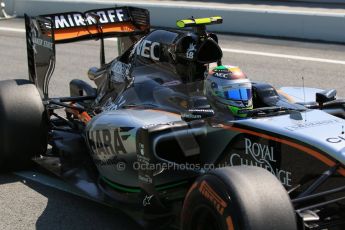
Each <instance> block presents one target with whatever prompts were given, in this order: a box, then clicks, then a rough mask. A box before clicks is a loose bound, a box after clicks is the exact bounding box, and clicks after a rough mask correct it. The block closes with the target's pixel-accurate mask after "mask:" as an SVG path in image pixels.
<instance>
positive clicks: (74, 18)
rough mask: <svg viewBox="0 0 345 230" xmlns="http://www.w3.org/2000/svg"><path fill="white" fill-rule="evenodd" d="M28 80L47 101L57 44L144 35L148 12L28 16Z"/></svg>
mask: <svg viewBox="0 0 345 230" xmlns="http://www.w3.org/2000/svg"><path fill="white" fill-rule="evenodd" d="M25 28H26V42H27V54H28V66H29V78H30V80H31V81H32V82H34V83H35V84H36V86H37V88H38V90H39V92H40V93H41V96H42V97H44V98H47V97H48V85H49V80H50V78H51V76H52V74H53V72H54V67H55V44H59V43H68V42H76V41H82V40H90V39H100V40H101V62H103V60H102V57H104V43H103V39H104V38H109V37H127V36H135V35H144V34H147V33H148V32H149V31H150V18H149V12H148V11H147V10H145V9H141V8H135V7H114V8H106V9H98V10H90V11H87V12H84V13H81V12H68V13H60V14H49V15H41V16H38V17H29V16H27V15H25Z"/></svg>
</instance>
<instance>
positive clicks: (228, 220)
mask: <svg viewBox="0 0 345 230" xmlns="http://www.w3.org/2000/svg"><path fill="white" fill-rule="evenodd" d="M226 225H227V226H228V230H234V229H235V228H234V223H233V222H232V218H231V216H228V217H227V218H226Z"/></svg>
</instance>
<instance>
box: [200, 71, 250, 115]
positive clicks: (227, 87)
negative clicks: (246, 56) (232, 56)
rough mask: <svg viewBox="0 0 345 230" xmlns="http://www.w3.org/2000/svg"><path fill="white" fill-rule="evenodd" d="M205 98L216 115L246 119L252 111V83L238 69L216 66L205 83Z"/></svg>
mask: <svg viewBox="0 0 345 230" xmlns="http://www.w3.org/2000/svg"><path fill="white" fill-rule="evenodd" d="M205 90H206V96H207V98H208V100H209V102H210V103H211V105H212V107H213V108H214V109H215V110H216V114H217V113H221V114H222V115H223V114H224V115H230V116H232V118H234V119H241V118H246V117H247V113H246V111H248V110H252V109H253V95H252V83H251V81H250V80H249V79H248V78H247V76H246V75H245V74H244V73H243V72H242V70H241V69H240V68H238V67H234V66H224V65H221V66H217V67H215V68H214V69H212V70H211V71H210V72H209V73H208V76H207V78H206V81H205Z"/></svg>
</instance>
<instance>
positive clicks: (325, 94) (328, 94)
mask: <svg viewBox="0 0 345 230" xmlns="http://www.w3.org/2000/svg"><path fill="white" fill-rule="evenodd" d="M336 95H337V91H336V90H335V89H330V90H324V91H322V92H319V93H316V102H317V103H318V104H319V105H320V106H323V104H324V103H326V102H329V101H334V100H335V96H336Z"/></svg>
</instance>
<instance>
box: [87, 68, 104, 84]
mask: <svg viewBox="0 0 345 230" xmlns="http://www.w3.org/2000/svg"><path fill="white" fill-rule="evenodd" d="M104 72H105V69H99V68H97V67H91V68H90V69H89V71H88V72H87V76H88V77H89V79H90V80H91V81H94V80H95V79H96V78H97V77H98V76H100V75H102V74H103V73H104Z"/></svg>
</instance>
